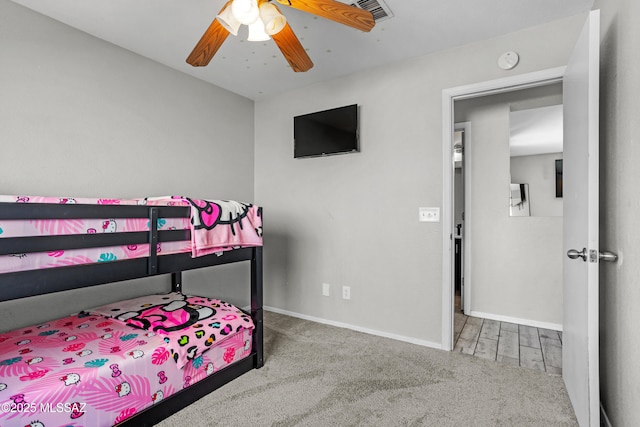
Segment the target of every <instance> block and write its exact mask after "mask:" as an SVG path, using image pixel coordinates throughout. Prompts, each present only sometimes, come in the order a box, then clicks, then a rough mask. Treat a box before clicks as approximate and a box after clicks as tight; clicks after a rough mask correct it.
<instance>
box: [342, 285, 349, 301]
mask: <svg viewBox="0 0 640 427" xmlns="http://www.w3.org/2000/svg"><path fill="white" fill-rule="evenodd" d="M342 299H351V288H350V287H349V286H343V287H342Z"/></svg>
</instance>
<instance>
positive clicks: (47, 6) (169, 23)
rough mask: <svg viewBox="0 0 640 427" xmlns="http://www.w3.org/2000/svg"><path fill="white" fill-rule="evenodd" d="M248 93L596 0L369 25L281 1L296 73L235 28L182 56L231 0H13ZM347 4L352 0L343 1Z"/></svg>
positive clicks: (427, 9) (492, 1) (462, 8)
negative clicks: (297, 60) (302, 63)
mask: <svg viewBox="0 0 640 427" xmlns="http://www.w3.org/2000/svg"><path fill="white" fill-rule="evenodd" d="M13 1H14V2H15V3H18V4H21V5H24V6H26V7H29V8H30V9H33V10H35V11H37V12H40V13H42V14H44V15H47V16H50V17H52V18H54V19H56V20H58V21H61V22H64V23H66V24H68V25H70V26H72V27H75V28H77V29H80V30H82V31H84V32H86V33H89V34H91V35H94V36H96V37H98V38H101V39H103V40H106V41H109V42H111V43H114V44H116V45H118V46H120V47H123V48H125V49H128V50H130V51H132V52H135V53H138V54H140V55H142V56H145V57H147V58H150V59H152V60H155V61H157V62H160V63H162V64H164V65H167V66H169V67H171V68H174V69H177V70H180V71H183V72H185V73H187V74H190V75H192V76H194V77H197V78H199V79H202V80H205V81H207V82H210V83H213V84H215V85H217V86H221V87H223V88H226V89H228V90H230V91H232V92H235V93H237V94H240V95H243V96H245V97H248V98H251V99H257V98H260V97H262V96H266V95H271V94H275V93H279V92H282V91H286V90H290V89H293V88H296V87H302V86H307V85H310V84H313V83H317V82H320V81H325V80H329V79H332V78H334V77H337V76H340V75H346V74H350V73H353V72H356V71H361V70H363V69H366V68H370V67H377V66H381V65H384V64H388V63H391V62H395V61H401V60H404V59H408V58H412V57H417V56H422V55H425V54H428V53H430V52H434V51H437V50H442V49H446V48H450V47H453V46H459V45H462V44H466V43H470V42H473V41H476V40H482V39H487V38H491V37H496V36H499V35H502V34H506V33H509V32H513V31H517V30H519V29H522V28H526V27H530V26H534V25H538V24H542V23H545V22H549V21H553V20H556V19H560V18H563V17H567V16H571V15H575V14H578V13H581V12H586V11H588V10H590V9H591V7H592V5H593V1H594V0H385V3H386V4H387V6H388V7H389V9H390V10H391V12H392V13H393V14H394V17H393V18H391V19H387V20H384V21H382V22H379V23H377V24H376V26H375V28H374V29H373V30H372V31H371V32H370V33H363V32H360V31H357V30H354V29H351V28H349V27H345V26H343V25H340V24H337V23H334V22H332V21H328V20H326V19H323V18H318V17H315V16H313V15H310V14H306V13H304V12H300V11H298V10H295V9H292V8H290V7H286V6H282V7H281V8H280V9H281V10H282V12H283V14H284V15H285V16H286V17H287V19H288V22H289V23H290V25H291V27H292V28H293V30H294V31H295V33H296V34H297V35H298V38H299V39H300V41H301V43H302V44H303V46H304V47H305V48H306V49H307V53H308V54H309V56H310V57H311V60H312V61H313V62H314V64H315V66H314V67H313V68H312V69H311V70H309V71H307V72H306V73H294V72H293V71H291V69H290V68H289V65H288V64H287V62H286V61H285V59H284V58H283V56H282V54H281V53H280V51H279V50H278V48H277V47H276V45H275V43H273V41H271V40H270V41H268V42H248V41H246V36H247V33H246V27H243V28H241V30H240V32H239V34H238V36H237V37H233V36H230V37H229V38H228V39H227V40H226V41H225V43H224V45H223V46H222V47H221V48H220V50H219V51H218V53H217V54H216V56H214V58H213V59H212V60H211V62H210V64H209V65H208V66H207V67H199V68H193V67H191V66H190V65H188V64H187V63H186V62H185V59H186V58H187V56H188V55H189V53H190V52H191V50H192V49H193V47H194V46H195V44H196V43H197V42H198V40H199V39H200V37H201V35H202V33H203V32H204V31H205V29H206V28H207V27H208V26H209V24H210V23H211V21H212V20H213V18H214V17H215V15H216V14H217V13H218V11H219V10H220V9H221V8H222V6H223V5H224V4H225V3H226V0H106V1H105V0H48V1H47V0H13ZM342 1H343V2H345V3H347V2H348V1H347V0H342Z"/></svg>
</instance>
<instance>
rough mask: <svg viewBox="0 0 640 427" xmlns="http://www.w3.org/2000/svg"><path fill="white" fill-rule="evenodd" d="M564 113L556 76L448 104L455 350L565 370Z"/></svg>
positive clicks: (536, 367) (557, 371) (531, 366)
mask: <svg viewBox="0 0 640 427" xmlns="http://www.w3.org/2000/svg"><path fill="white" fill-rule="evenodd" d="M562 115H563V113H562V85H561V83H554V84H548V85H543V86H539V87H534V88H527V89H521V90H513V91H510V92H504V93H500V94H491V95H485V96H482V97H476V98H472V99H467V100H463V101H457V102H455V104H454V117H455V121H456V125H455V131H454V137H453V141H454V145H453V157H454V185H453V190H454V194H453V196H454V197H453V199H454V201H453V204H454V228H453V230H454V231H453V235H454V237H453V238H454V252H455V270H454V283H455V287H454V292H455V303H454V342H453V345H454V351H457V352H462V353H466V354H471V355H475V356H477V357H481V358H485V359H490V360H496V361H499V362H501V363H504V364H508V365H515V366H522V367H526V368H529V369H534V370H539V371H543V372H548V373H553V374H561V373H562V371H561V367H562V342H561V339H562V334H561V332H560V331H561V329H562V263H561V261H562V258H561V257H560V256H558V255H559V254H560V253H561V251H562V198H561V194H558V193H557V191H556V176H555V167H556V162H560V163H561V162H562V139H563V135H562V133H563V131H562ZM461 121H462V122H461ZM472 129H475V130H476V132H475V134H474V136H471V130H472ZM466 189H468V190H469V191H465V190H466ZM510 190H511V191H510ZM522 190H525V191H522ZM465 195H468V196H469V197H465ZM467 208H468V209H467ZM471 230H473V232H471ZM472 256H473V261H475V264H474V265H473V266H472V264H473V263H472V262H471V261H472V259H471V257H472Z"/></svg>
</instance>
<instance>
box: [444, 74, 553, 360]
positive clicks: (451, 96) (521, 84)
mask: <svg viewBox="0 0 640 427" xmlns="http://www.w3.org/2000/svg"><path fill="white" fill-rule="evenodd" d="M563 73H564V67H560V68H557V69H550V70H545V71H541V72H536V73H530V74H524V75H519V76H514V77H511V78H507V79H500V80H495V81H490V82H485V83H481V84H477V85H469V86H463V87H458V88H454V89H450V90H445V91H443V113H444V121H443V131H444V138H443V165H445V170H444V173H443V184H444V185H443V188H444V194H443V200H444V203H443V227H444V229H445V230H451V233H446V234H448V235H443V249H444V253H445V254H447V253H448V254H449V256H448V257H447V256H445V257H444V262H443V279H444V282H443V283H444V285H443V339H442V342H443V348H444V349H448V350H452V349H453V348H454V333H455V328H454V312H455V308H454V307H455V300H456V298H455V275H456V265H455V260H456V256H455V241H454V236H455V234H457V228H456V225H457V223H456V222H455V221H456V217H455V215H456V209H455V198H456V194H455V190H454V182H455V170H456V168H455V166H456V165H455V161H454V159H453V157H454V156H453V152H454V151H453V148H454V141H453V138H454V130H455V125H454V121H456V120H458V119H460V117H457V116H456V114H457V113H456V111H457V108H455V106H456V104H457V105H460V104H459V102H462V101H466V100H469V101H470V102H472V103H473V102H476V103H477V102H482V101H481V99H482V98H484V97H487V96H493V95H498V94H507V95H508V94H509V93H513V92H515V91H521V90H527V89H533V88H541V87H545V86H550V85H554V84H560V83H561V82H562V76H563ZM460 121H462V120H460ZM463 127H464V126H463ZM472 131H475V130H471V129H467V131H466V134H467V143H468V136H469V135H470V134H471V132H472ZM507 152H508V151H507ZM464 154H465V155H466V156H473V155H474V151H473V147H470V146H468V145H467V146H465V147H464ZM482 154H487V153H478V154H475V155H478V156H479V155H482ZM507 156H508V154H507ZM506 162H507V163H508V162H509V160H508V157H507V159H506ZM465 170H466V178H465V181H466V182H467V184H468V182H469V179H470V176H471V174H472V173H473V172H470V169H469V165H465ZM506 174H507V176H508V175H509V172H508V171H507V172H506ZM507 180H509V178H507ZM507 182H508V181H507ZM507 188H508V187H507ZM471 193H472V192H471V191H466V192H465V195H464V200H465V204H466V207H465V217H466V218H469V216H468V215H469V214H470V212H469V210H468V209H467V208H468V207H469V201H470V200H471V199H472V198H473V197H475V196H476V195H473V194H471ZM503 195H504V196H505V197H507V200H508V197H509V195H508V190H507V191H506V192H505V194H503ZM502 214H504V215H507V214H505V213H501V215H502ZM478 228H480V227H478ZM461 229H462V234H463V235H464V236H465V237H464V238H463V244H462V247H463V250H462V258H463V259H464V262H463V265H464V267H463V269H462V270H463V283H462V286H461V288H462V289H461V294H462V295H461V296H462V298H461V299H462V303H463V305H464V311H467V312H468V313H469V314H472V313H473V310H472V305H471V304H472V301H473V298H474V295H473V294H472V293H471V292H470V290H471V289H473V277H474V274H473V273H472V272H471V271H470V270H469V266H471V265H472V261H473V257H474V255H475V256H478V255H477V254H473V253H472V252H471V251H470V250H469V249H470V248H471V247H472V244H473V235H472V234H470V232H471V231H472V230H473V224H472V223H470V222H469V221H467V220H465V221H463V225H462V227H461ZM560 236H561V233H560ZM456 237H457V236H456ZM560 239H561V237H560ZM465 240H466V241H465ZM494 255H496V256H497V255H499V254H494ZM507 304H509V301H508V300H507ZM560 304H562V302H561V301H560ZM480 313H481V312H480ZM476 314H478V313H476ZM484 314H487V313H484ZM484 317H485V318H486V317H487V316H484ZM526 317H527V315H526V313H525V315H523V316H522V318H524V319H526ZM514 318H515V316H513V315H512V316H508V315H506V316H504V315H503V316H502V317H500V316H493V319H491V320H494V321H505V322H509V323H511V321H512V320H514ZM558 323H560V324H561V321H560V322H558ZM528 326H534V327H543V328H545V329H554V327H557V325H551V324H548V323H545V322H542V324H530V325H528ZM549 326H551V327H549Z"/></svg>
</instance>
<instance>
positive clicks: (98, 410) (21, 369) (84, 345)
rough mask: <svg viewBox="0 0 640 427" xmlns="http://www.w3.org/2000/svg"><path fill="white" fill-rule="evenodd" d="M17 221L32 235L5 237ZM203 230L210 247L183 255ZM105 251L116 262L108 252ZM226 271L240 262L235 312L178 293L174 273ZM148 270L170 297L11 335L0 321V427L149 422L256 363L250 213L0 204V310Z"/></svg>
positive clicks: (257, 215) (146, 204)
mask: <svg viewBox="0 0 640 427" xmlns="http://www.w3.org/2000/svg"><path fill="white" fill-rule="evenodd" d="M225 203H229V205H225ZM85 221H89V222H91V221H97V223H98V224H99V225H101V228H102V230H100V231H99V232H98V230H96V229H95V227H89V228H87V225H86V223H85ZM172 221H174V222H172ZM176 221H177V222H176ZM18 223H24V224H27V226H26V228H29V227H31V226H33V224H36V225H37V227H36V228H37V230H38V231H37V232H35V233H34V232H26V234H25V233H24V232H14V233H12V232H11V230H13V229H15V228H20V227H15V225H16V224H18ZM60 223H65V224H67V225H65V226H59V224H60ZM56 224H58V225H56ZM79 224H80V225H79ZM116 224H124V225H125V226H122V227H117V226H116ZM131 224H134V225H135V224H137V225H135V227H133V228H132V227H128V228H127V225H129V226H130V225H131ZM140 224H143V226H142V227H140ZM166 224H177V225H172V226H166ZM136 227H137V228H136ZM216 227H217V231H219V230H222V231H223V233H222V235H223V239H222V240H220V239H218V238H217V237H216V238H215V239H214V240H215V242H214V243H213V244H211V245H209V246H205V247H203V246H200V247H196V246H198V243H199V242H198V240H203V239H204V240H203V241H204V243H205V245H206V244H207V243H211V242H210V241H209V242H208V241H207V239H208V238H209V237H207V236H208V235H207V234H202V233H203V232H205V233H206V232H210V231H212V230H216ZM32 228H33V227H32ZM140 228H144V230H139V229H140ZM71 229H72V232H70V231H69V230H71ZM242 232H248V235H249V236H250V237H249V238H244V239H243V238H239V239H238V236H240V235H241V234H242ZM200 243H202V242H200ZM100 248H108V249H107V250H106V251H102V252H100V256H94V255H91V256H85V255H78V254H79V253H81V254H87V253H91V251H95V250H98V251H100V250H101V249H100ZM118 248H124V251H126V252H130V253H129V254H128V255H127V256H115V255H114V253H118V252H117V251H118ZM78 251H80V252H78ZM43 254H44V255H43ZM68 254H71V255H68ZM105 254H106V255H105ZM29 255H34V256H33V257H31V258H34V259H38V257H40V258H42V259H44V260H45V261H44V262H40V261H39V262H38V263H36V264H29V262H26V259H27V258H30V257H29ZM92 257H93V258H92ZM46 260H48V261H46ZM236 262H246V263H248V264H249V265H250V270H251V275H250V277H251V279H250V288H251V289H250V299H251V302H250V307H249V309H246V308H245V309H244V310H243V309H239V308H237V307H234V306H232V305H231V304H228V303H226V302H223V301H219V300H216V299H213V298H209V297H200V296H191V295H189V294H188V293H187V294H184V293H183V292H182V291H183V288H182V282H183V280H182V272H184V271H187V270H192V269H200V268H205V267H211V266H217V265H223V264H229V263H236ZM24 265H26V267H24ZM8 266H9V267H8ZM21 266H22V267H21ZM160 275H170V276H171V292H170V293H167V294H158V295H152V296H149V297H140V298H135V299H132V300H128V301H124V302H116V303H110V304H107V305H104V306H101V307H93V308H92V307H88V308H87V310H84V311H81V312H79V313H75V314H72V315H70V316H69V317H65V318H63V319H55V320H52V321H50V322H45V323H40V324H36V325H33V326H29V327H25V328H20V329H17V330H14V331H5V330H4V329H2V327H1V325H0V349H3V350H2V351H1V352H0V408H1V410H0V426H3V427H7V426H11V425H20V426H22V425H37V426H45V427H46V426H49V425H91V426H101V425H126V426H144V425H154V424H156V423H158V422H159V421H160V420H162V419H164V418H166V417H168V416H170V415H172V414H174V413H175V412H177V411H179V410H180V409H182V408H184V407H185V406H187V405H189V404H191V403H193V402H195V401H196V400H198V399H200V398H202V397H203V396H205V395H207V394H208V393H210V392H212V391H213V390H216V389H217V388H219V387H221V386H223V385H224V384H226V383H228V382H229V381H232V380H234V379H235V378H237V377H239V376H240V375H243V374H245V373H247V372H249V371H250V370H252V369H257V368H260V367H262V366H263V364H264V356H263V314H262V209H261V208H259V207H256V206H252V205H249V204H242V203H238V202H222V201H203V200H197V199H189V198H185V197H169V198H158V199H147V198H145V199H131V200H101V199H75V200H74V199H67V198H62V199H46V198H28V197H17V196H16V197H13V196H11V197H10V196H0V302H5V301H10V300H15V299H19V298H26V297H32V296H36V295H43V294H48V293H53V292H61V291H68V290H72V289H78V288H86V287H91V286H97V285H105V286H108V284H109V283H113V282H120V281H125V280H131V279H138V278H143V277H149V276H160ZM174 317H175V318H176V319H177V320H175V322H174V323H172V322H173V320H172V319H173V318H174ZM158 319H160V320H158ZM234 322H235V323H234ZM177 324H179V325H180V328H179V329H176V328H177V327H175V326H176V325H177ZM174 327H175V328H174ZM207 328H209V329H207ZM211 328H213V329H211ZM211 330H214V332H213V333H210V332H211ZM189 338H191V341H190V342H189ZM183 341H185V342H187V343H188V344H193V345H183V344H184V343H183ZM63 342H64V344H63ZM49 351H53V352H56V351H57V352H58V353H57V354H62V355H63V356H64V358H62V356H55V357H54V355H53V353H50V352H49ZM60 352H66V353H64V354H63V353H60ZM85 356H87V357H85ZM136 359H137V360H136ZM142 361H145V362H144V363H143V362H142ZM145 363H146V365H145ZM136 369H137V370H136ZM145 375H146V376H147V377H151V379H145ZM11 381H13V382H11ZM38 393H39V394H38ZM56 393H57V394H56ZM105 393H106V394H105ZM136 393H137V394H136ZM145 396H146V397H145ZM127 399H129V400H128V401H129V402H134V403H135V404H132V403H123V402H127Z"/></svg>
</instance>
